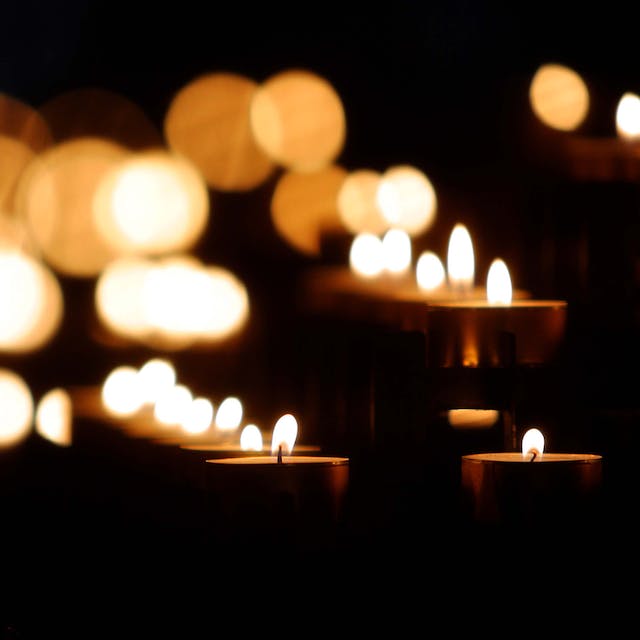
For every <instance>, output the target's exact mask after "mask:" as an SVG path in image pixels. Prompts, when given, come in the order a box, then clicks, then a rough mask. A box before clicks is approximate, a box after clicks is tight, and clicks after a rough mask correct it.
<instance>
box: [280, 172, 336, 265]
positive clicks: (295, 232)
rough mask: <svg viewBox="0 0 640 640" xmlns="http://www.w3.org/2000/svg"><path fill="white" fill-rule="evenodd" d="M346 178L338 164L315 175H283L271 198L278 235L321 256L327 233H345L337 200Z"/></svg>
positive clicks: (301, 249)
mask: <svg viewBox="0 0 640 640" xmlns="http://www.w3.org/2000/svg"><path fill="white" fill-rule="evenodd" d="M346 175H347V172H346V170H345V169H343V168H342V167H339V166H337V165H330V166H328V167H325V168H324V169H321V170H318V171H314V172H312V173H300V172H299V171H287V172H285V173H283V174H282V176H280V178H279V179H278V182H277V183H276V186H275V189H274V191H273V196H272V197H271V220H272V222H273V226H274V227H275V229H276V231H277V232H278V234H279V235H280V236H281V237H282V238H283V239H284V240H285V241H286V242H288V243H289V244H290V245H291V246H292V247H294V248H295V249H297V250H298V251H300V252H302V253H304V254H307V255H319V253H320V241H321V238H322V235H323V234H324V233H331V232H339V231H344V225H343V223H342V220H341V219H340V216H339V213H338V206H337V199H338V194H339V192H340V188H341V185H342V183H343V182H344V179H345V176H346Z"/></svg>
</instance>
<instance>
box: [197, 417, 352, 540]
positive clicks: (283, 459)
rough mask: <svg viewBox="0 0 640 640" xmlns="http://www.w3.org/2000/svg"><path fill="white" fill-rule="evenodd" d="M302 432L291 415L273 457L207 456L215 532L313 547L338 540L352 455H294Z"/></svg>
mask: <svg viewBox="0 0 640 640" xmlns="http://www.w3.org/2000/svg"><path fill="white" fill-rule="evenodd" d="M287 430H288V433H284V432H286V431H287ZM296 434H297V422H296V420H295V418H294V417H293V416H292V415H291V414H285V415H284V416H282V417H281V418H280V419H279V420H278V422H277V423H276V425H275V428H274V430H273V437H272V444H271V454H270V455H266V456H265V455H254V456H248V457H233V458H213V459H209V460H206V465H207V467H206V484H207V491H208V493H209V496H210V497H211V499H212V508H213V509H215V510H217V515H218V516H219V521H218V523H217V527H216V531H215V533H217V534H221V535H223V536H225V535H226V536H227V538H228V541H237V540H239V539H240V540H241V539H243V538H246V537H247V536H249V537H251V538H253V537H255V536H257V537H258V538H263V537H269V538H272V539H273V540H272V541H274V542H278V541H280V542H282V543H285V544H291V543H293V544H302V545H308V544H311V545H313V546H315V545H316V544H321V545H324V544H326V543H327V542H328V541H330V540H332V539H333V537H334V535H335V533H336V531H337V527H338V526H339V525H340V523H341V520H342V516H343V514H344V507H345V500H346V492H347V488H348V479H349V459H348V458H345V457H334V456H312V455H293V454H292V450H293V442H294V441H295V437H296Z"/></svg>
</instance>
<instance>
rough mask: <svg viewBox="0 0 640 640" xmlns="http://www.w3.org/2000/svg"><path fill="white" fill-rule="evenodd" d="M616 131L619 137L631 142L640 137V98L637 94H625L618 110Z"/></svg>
mask: <svg viewBox="0 0 640 640" xmlns="http://www.w3.org/2000/svg"><path fill="white" fill-rule="evenodd" d="M616 129H617V131H618V135H619V136H620V137H622V138H627V139H629V140H631V139H634V138H638V137H640V97H639V96H637V95H636V94H635V93H629V92H627V93H625V94H624V95H623V96H622V98H620V102H618V108H617V109H616Z"/></svg>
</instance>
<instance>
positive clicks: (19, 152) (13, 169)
mask: <svg viewBox="0 0 640 640" xmlns="http://www.w3.org/2000/svg"><path fill="white" fill-rule="evenodd" d="M34 156H35V154H34V152H33V149H31V148H29V147H28V146H27V145H26V144H25V143H24V142H22V141H20V140H15V139H14V138H9V137H8V136H3V135H0V216H2V214H3V213H9V214H10V213H12V212H13V210H14V204H13V197H14V192H15V189H16V186H17V184H18V181H19V178H20V176H21V175H22V172H23V171H24V169H25V168H26V167H27V165H28V164H29V163H30V162H31V161H32V160H33V158H34Z"/></svg>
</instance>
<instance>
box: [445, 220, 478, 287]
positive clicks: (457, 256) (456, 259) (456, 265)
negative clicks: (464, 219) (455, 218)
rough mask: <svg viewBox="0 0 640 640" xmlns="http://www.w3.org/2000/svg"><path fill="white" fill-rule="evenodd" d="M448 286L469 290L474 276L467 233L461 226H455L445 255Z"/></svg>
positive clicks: (471, 247)
mask: <svg viewBox="0 0 640 640" xmlns="http://www.w3.org/2000/svg"><path fill="white" fill-rule="evenodd" d="M447 272H448V275H449V284H450V285H451V286H452V287H454V288H456V289H469V288H471V286H472V285H473V278H474V275H475V258H474V255H473V244H472V242H471V236H470V235H469V231H468V230H467V228H466V227H465V226H464V225H463V224H460V223H458V224H456V225H455V227H454V228H453V231H452V232H451V236H450V238H449V249H448V253H447Z"/></svg>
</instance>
